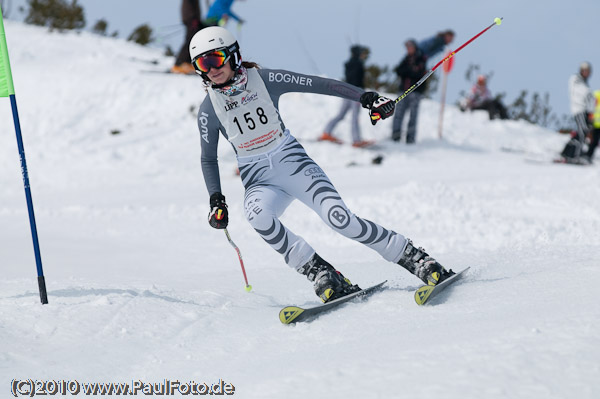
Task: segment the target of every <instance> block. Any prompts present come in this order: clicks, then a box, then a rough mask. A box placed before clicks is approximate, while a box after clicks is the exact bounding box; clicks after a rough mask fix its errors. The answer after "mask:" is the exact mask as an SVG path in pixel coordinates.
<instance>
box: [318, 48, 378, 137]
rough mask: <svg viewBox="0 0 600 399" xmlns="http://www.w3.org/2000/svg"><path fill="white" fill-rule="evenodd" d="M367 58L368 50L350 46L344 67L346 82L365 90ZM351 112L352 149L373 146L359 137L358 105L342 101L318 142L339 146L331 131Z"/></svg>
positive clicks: (353, 102) (354, 102)
mask: <svg viewBox="0 0 600 399" xmlns="http://www.w3.org/2000/svg"><path fill="white" fill-rule="evenodd" d="M368 56H369V49H368V48H367V47H363V46H358V45H356V46H352V47H351V48H350V59H349V60H348V62H346V64H345V65H344V67H345V75H346V79H345V80H346V82H347V83H350V84H351V85H354V86H356V87H360V88H361V89H364V88H365V61H366V59H367V57H368ZM350 110H352V127H351V129H352V145H353V146H354V147H368V146H370V145H372V144H373V141H370V140H363V139H361V137H360V126H359V124H358V113H359V111H360V103H357V102H356V101H350V100H344V101H343V102H342V108H341V109H340V112H339V113H338V114H337V115H336V116H335V117H334V118H333V119H331V120H330V121H329V123H328V124H327V126H326V127H325V132H324V133H323V134H322V135H321V137H319V140H320V141H332V142H334V143H337V144H341V143H342V141H341V140H340V139H338V138H337V137H335V136H334V135H333V134H332V133H333V129H334V128H335V126H336V125H337V124H338V123H339V122H340V121H341V120H342V119H344V116H346V114H347V113H348V111H350Z"/></svg>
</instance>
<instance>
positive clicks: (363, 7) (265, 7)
mask: <svg viewBox="0 0 600 399" xmlns="http://www.w3.org/2000/svg"><path fill="white" fill-rule="evenodd" d="M3 1H4V3H5V4H6V3H7V2H8V3H11V4H9V5H10V6H11V7H12V12H11V15H10V17H11V19H19V17H20V18H22V14H21V15H19V13H18V12H17V7H18V6H19V5H24V4H26V0H3ZM79 4H81V5H82V6H83V7H84V10H85V15H86V20H87V28H86V29H89V28H90V27H91V26H92V25H93V24H94V23H95V22H96V21H97V20H98V19H101V18H104V19H106V20H107V21H108V23H109V28H108V29H109V31H110V32H113V31H115V30H117V31H119V33H120V36H121V37H123V36H127V35H128V34H129V33H131V31H132V30H133V29H134V28H135V27H136V26H139V25H141V24H143V23H148V24H150V26H151V27H153V28H154V29H155V31H156V36H157V37H158V39H159V40H158V42H157V43H155V45H158V46H165V45H167V44H168V45H170V46H171V47H172V48H173V49H174V50H175V51H177V50H178V49H179V47H180V46H181V43H182V41H183V34H184V31H183V30H182V29H179V30H178V28H177V25H178V24H180V0H79ZM201 5H202V11H203V13H206V10H207V8H206V0H201ZM233 10H234V12H236V13H237V14H239V15H240V17H242V18H243V19H245V20H246V21H247V22H246V24H244V25H243V26H242V28H241V30H238V28H237V26H236V25H235V24H234V23H230V25H228V28H231V31H232V33H234V34H235V35H236V36H237V37H238V40H239V41H240V45H241V47H242V55H243V57H244V58H246V59H249V60H253V61H256V62H258V63H260V64H261V65H262V66H263V67H266V68H284V69H290V70H294V71H297V72H302V73H309V74H323V75H327V76H329V77H333V78H343V63H344V62H345V61H346V60H347V58H348V56H349V46H350V44H352V43H361V44H364V45H367V46H369V47H370V48H371V57H370V58H369V60H368V63H375V64H378V65H381V66H384V65H388V66H394V65H396V64H397V63H398V62H399V61H400V59H401V58H402V57H403V56H404V54H405V50H404V46H403V42H404V41H405V40H406V39H407V38H415V39H417V40H420V39H423V38H426V37H428V36H431V35H433V34H434V33H436V32H437V31H439V30H445V29H448V28H451V29H453V30H454V31H455V32H456V34H457V35H456V38H455V41H454V42H453V43H452V45H451V48H456V47H458V46H460V45H461V44H462V43H464V42H465V41H467V40H468V39H470V38H471V37H472V36H473V35H475V34H477V33H478V32H480V31H481V30H482V29H483V28H485V27H486V26H487V25H489V24H490V23H492V22H493V19H494V17H496V16H498V17H504V22H503V23H502V25H501V26H499V27H494V28H493V29H491V30H489V31H488V32H486V33H485V34H484V35H483V36H481V37H479V38H478V39H477V40H475V41H474V42H472V43H471V44H470V45H468V46H467V47H465V48H464V49H463V50H461V52H460V53H459V54H458V55H457V56H456V60H455V67H454V69H453V71H452V73H451V74H450V76H449V80H448V101H449V102H454V101H456V99H457V98H458V95H459V93H460V91H461V90H467V89H468V88H469V86H470V85H469V83H467V81H466V80H465V71H466V69H467V67H468V66H469V64H478V65H479V66H480V67H481V70H482V72H484V73H490V72H493V73H494V75H493V77H492V79H491V80H490V83H489V86H490V89H491V90H492V92H493V93H497V92H506V94H507V96H506V102H508V103H510V102H512V101H513V100H514V99H515V98H516V97H517V95H518V94H519V93H520V91H521V90H523V89H526V90H528V91H530V92H539V93H541V94H543V93H546V92H547V93H549V94H550V103H551V106H552V108H553V111H554V112H556V113H557V114H559V115H562V114H567V113H568V112H569V105H568V93H567V80H568V78H569V75H571V74H573V73H575V72H577V70H578V66H579V64H580V62H581V61H584V60H587V61H589V62H591V63H592V66H593V67H594V69H593V71H592V76H591V78H590V81H589V83H590V86H591V88H592V89H593V90H595V89H600V76H599V75H600V46H599V44H598V42H599V38H598V23H599V22H598V21H599V20H598V18H599V17H600V0H570V1H541V0H535V1H534V0H495V1H488V0H454V1H433V0H430V1H420V2H417V1H401V0H379V1H377V2H373V1H366V0H303V1H285V0H237V1H236V2H234V5H233ZM171 33H172V34H171ZM439 58H441V55H438V56H437V57H436V61H437V60H438V59H439ZM432 64H434V63H432ZM430 66H433V65H430ZM440 76H441V75H440ZM439 97H440V94H439V93H437V94H436V95H434V99H436V100H439Z"/></svg>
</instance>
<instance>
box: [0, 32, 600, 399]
mask: <svg viewBox="0 0 600 399" xmlns="http://www.w3.org/2000/svg"><path fill="white" fill-rule="evenodd" d="M5 26H6V31H7V38H8V45H9V51H10V56H11V63H12V67H13V75H14V80H15V88H16V93H17V101H18V104H19V111H20V116H21V124H22V129H23V135H24V141H25V149H26V155H27V162H28V167H29V174H30V179H31V187H32V193H33V200H34V205H35V211H36V218H37V225H38V230H39V238H40V245H41V252H42V259H43V265H44V272H45V275H46V282H47V287H48V298H49V304H48V305H45V306H42V305H41V304H40V300H39V295H38V291H37V282H36V270H35V262H34V258H33V250H32V244H31V235H30V231H29V222H28V216H27V208H26V204H25V197H24V193H23V184H22V180H21V171H20V164H19V156H18V153H17V149H16V140H15V135H14V129H13V125H12V116H11V111H10V106H9V102H8V100H7V99H0V226H1V227H0V265H1V273H2V277H1V279H0V392H4V393H2V394H1V395H0V396H2V397H9V391H10V388H11V381H12V380H13V379H34V380H35V379H37V380H57V381H58V380H77V381H79V382H123V383H127V382H129V383H131V382H132V381H140V380H141V381H143V382H148V383H152V382H162V381H164V380H165V379H170V380H172V381H175V380H179V381H181V382H187V381H191V380H193V381H195V382H198V383H201V382H207V383H209V384H210V383H213V382H218V381H219V380H220V379H222V380H224V381H226V382H227V383H230V384H232V385H233V386H235V394H234V396H235V397H240V398H314V397H330V398H401V397H402V398H411V397H422V398H432V397H437V398H475V397H477V398H544V399H546V398H580V399H581V398H597V397H600V388H599V386H598V380H599V379H600V360H599V359H600V334H599V333H598V330H599V328H600V308H599V307H598V306H597V305H594V303H595V302H594V292H595V291H594V289H593V287H594V286H595V285H596V284H595V282H596V281H598V280H599V278H600V266H599V264H598V255H599V254H600V243H599V237H600V234H599V232H600V204H599V202H598V201H599V199H600V184H599V183H600V167H599V166H598V164H600V162H598V163H597V164H595V165H592V166H590V167H578V166H568V165H557V164H552V163H550V162H538V161H532V160H533V159H534V160H540V159H551V158H552V157H553V156H554V155H555V154H557V153H558V152H559V151H560V150H561V149H562V146H563V145H564V143H565V141H566V137H565V136H562V135H560V134H558V133H555V132H552V131H548V130H545V129H543V128H540V127H537V126H532V125H529V124H527V123H523V122H514V121H502V122H501V121H489V120H488V118H487V116H486V114H484V113H481V112H478V113H472V114H471V113H461V112H460V111H459V110H458V109H456V108H455V107H453V106H447V107H446V114H445V123H444V126H445V128H444V138H443V140H439V139H438V138H437V123H438V114H439V103H438V102H436V101H431V100H425V101H423V103H422V107H421V112H420V116H419V133H418V144H417V145H415V146H412V147H407V146H406V145H405V144H398V143H392V142H390V141H389V140H388V136H389V135H390V129H391V122H390V121H383V122H381V123H380V124H378V125H377V126H375V127H371V126H370V123H369V121H368V118H367V116H366V113H365V117H364V119H363V120H362V123H363V124H362V128H363V136H364V138H367V139H370V138H373V139H377V140H379V141H380V145H379V146H378V148H376V149H371V150H360V149H354V148H352V147H351V146H347V145H346V146H336V145H334V144H329V143H317V142H315V141H314V139H315V138H316V137H317V135H318V134H320V133H321V131H322V128H323V126H324V124H325V123H326V122H327V120H328V118H329V117H330V116H331V114H332V113H333V112H337V110H338V107H339V103H340V100H338V99H336V98H330V97H324V96H316V95H307V94H288V95H286V96H284V97H283V98H282V102H281V113H282V115H283V118H284V120H285V121H286V124H287V126H288V128H290V129H291V131H292V133H293V134H295V136H296V137H298V138H299V139H300V140H301V141H302V142H303V144H304V145H305V147H306V149H307V151H308V152H309V154H310V155H312V157H313V158H314V159H315V160H316V161H317V162H319V163H320V165H321V166H322V167H323V168H324V169H325V170H326V171H327V172H328V174H329V176H330V177H331V178H332V180H333V182H334V184H335V185H336V187H337V188H338V190H339V191H340V193H341V194H342V196H343V197H344V199H345V201H346V203H347V204H348V205H349V206H350V208H351V209H352V210H353V211H354V212H355V213H356V214H358V215H360V216H363V217H366V218H368V219H371V220H374V221H377V222H379V223H381V224H382V225H384V226H386V227H388V228H392V229H394V230H396V231H398V232H400V233H402V234H404V235H406V236H408V237H410V238H412V239H413V240H414V241H415V243H416V244H417V245H421V246H424V247H425V248H427V249H428V250H429V252H430V253H431V254H432V255H433V256H435V257H436V258H437V259H438V260H439V261H440V262H441V263H442V264H443V265H445V266H447V267H451V268H455V269H461V268H463V267H465V266H471V270H470V272H469V274H468V275H467V277H466V279H465V280H464V282H463V283H462V284H460V285H458V286H456V287H455V288H454V289H452V290H451V291H450V294H449V295H444V296H443V297H441V299H440V300H438V301H436V302H435V303H434V305H433V306H427V307H418V306H417V305H415V303H414V301H413V291H414V289H415V288H417V287H418V286H419V281H418V280H417V279H416V278H415V277H414V276H412V275H410V274H408V273H407V272H406V271H404V270H403V269H401V268H400V267H398V266H396V265H393V264H389V263H387V262H385V261H384V260H382V259H380V258H379V257H378V255H377V254H375V253H374V252H372V251H370V250H368V249H367V248H365V247H363V246H361V245H360V244H358V243H356V242H354V241H351V240H348V239H346V238H344V237H341V236H338V235H336V233H334V232H333V231H331V230H330V229H329V228H327V227H326V226H325V225H324V224H323V223H322V222H321V221H320V219H319V218H318V217H317V215H314V214H312V213H311V212H310V211H309V210H308V209H306V208H305V207H303V206H302V205H301V204H299V203H293V204H292V205H291V206H290V208H289V209H288V211H287V213H286V214H285V215H284V221H285V223H286V225H287V226H288V227H290V228H291V229H292V230H294V231H295V232H297V233H299V234H300V235H302V236H303V237H305V238H306V239H307V240H308V241H309V242H310V243H311V244H312V245H313V246H314V247H315V248H316V249H317V251H318V252H319V253H320V254H321V255H322V256H323V257H324V258H325V259H328V260H329V261H330V262H332V263H333V264H334V265H335V266H336V267H337V268H338V269H340V270H342V271H343V273H344V274H345V275H346V276H348V277H350V278H351V279H352V281H353V282H355V283H358V284H360V285H364V286H368V285H371V284H374V283H377V282H379V281H382V280H384V279H388V280H389V281H388V285H387V286H388V289H386V290H384V291H382V292H379V293H377V294H375V295H373V296H372V297H371V298H370V299H369V300H368V301H365V302H360V303H355V304H350V305H347V306H345V307H343V308H340V309H338V310H337V311H335V312H333V313H330V314H327V315H324V316H322V317H320V318H318V319H317V320H315V321H313V322H311V323H305V324H298V325H291V326H285V325H282V324H281V323H280V322H279V319H278V312H279V309H280V308H281V307H283V306H285V305H290V304H316V303H317V302H318V300H317V298H316V296H315V295H314V293H313V291H312V287H311V285H310V283H309V282H308V281H306V279H305V278H304V277H302V276H300V275H298V274H297V273H295V272H293V271H291V270H290V269H289V268H287V267H286V266H285V264H284V262H283V260H282V259H281V257H280V255H279V254H278V253H276V252H274V251H272V250H271V249H270V248H269V247H268V246H267V244H266V243H264V242H263V241H262V239H261V238H260V237H259V236H258V235H257V234H256V233H255V232H254V231H253V230H252V229H251V227H250V225H249V224H248V223H247V222H246V221H245V219H244V217H243V214H242V204H241V202H242V197H243V188H242V185H241V183H240V182H239V178H238V177H237V176H235V175H234V169H235V158H234V155H233V153H232V151H231V148H230V147H229V145H228V144H227V143H226V142H224V140H221V146H222V148H221V152H220V161H221V174H222V180H223V191H224V193H225V195H226V196H227V199H228V203H229V209H230V218H231V222H230V228H229V231H230V233H231V235H232V238H233V240H234V241H235V242H236V244H237V245H238V246H239V248H240V250H241V252H242V254H243V257H244V261H245V265H246V269H247V273H248V278H249V280H250V283H251V284H252V286H253V287H254V289H253V292H251V293H246V292H245V291H244V282H243V276H242V273H241V270H240V265H239V262H238V258H237V255H236V253H235V251H234V249H233V248H232V247H231V246H230V245H229V243H228V241H227V239H226V237H225V235H224V234H223V232H221V231H217V230H214V229H212V228H210V227H209V225H208V224H207V222H206V215H207V213H208V204H207V203H208V198H207V193H206V190H205V186H204V182H203V179H202V172H201V169H200V149H199V147H200V144H199V135H198V132H197V127H196V122H195V113H196V110H197V107H198V105H199V104H200V102H201V100H202V99H203V97H204V92H203V90H202V86H201V83H200V79H199V78H197V77H187V76H172V75H167V74H160V73H145V72H142V71H148V70H160V69H166V68H168V67H169V66H170V63H171V62H172V61H171V60H170V59H168V58H163V57H162V56H161V54H160V53H159V52H158V51H156V50H152V49H146V48H142V47H139V46H135V45H133V44H130V43H126V42H123V41H121V40H114V39H108V38H101V37H97V36H93V35H90V34H86V33H81V34H74V33H66V34H58V33H48V32H47V31H46V30H45V29H39V28H35V27H31V26H25V25H21V24H17V23H14V22H6V23H5ZM143 60H159V65H152V64H150V63H147V62H144V61H143ZM258 61H260V60H258ZM265 67H278V66H277V65H265ZM299 72H303V71H299ZM348 129H349V123H348V122H347V121H345V122H344V123H343V124H342V125H341V126H340V127H339V128H338V132H336V133H338V135H339V136H340V137H342V138H344V139H346V140H348V139H349V133H347V132H348ZM113 131H119V132H120V133H119V134H113V133H112V132H113ZM377 155H383V157H384V159H383V163H382V164H380V165H374V164H372V163H371V160H372V159H373V158H374V157H375V156H377ZM139 394H140V395H141V393H139ZM80 395H81V396H83V397H86V396H85V395H84V394H83V393H80ZM87 397H90V396H87Z"/></svg>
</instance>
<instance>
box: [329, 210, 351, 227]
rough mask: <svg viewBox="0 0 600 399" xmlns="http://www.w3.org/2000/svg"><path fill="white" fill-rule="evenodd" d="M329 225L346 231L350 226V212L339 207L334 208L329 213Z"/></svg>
mask: <svg viewBox="0 0 600 399" xmlns="http://www.w3.org/2000/svg"><path fill="white" fill-rule="evenodd" d="M327 218H328V219H329V223H331V225H332V226H333V227H335V228H337V229H340V230H341V229H344V228H346V227H347V226H348V225H349V224H350V216H348V212H347V211H346V210H345V209H344V208H342V207H341V206H339V205H336V206H334V207H332V208H331V209H330V210H329V212H328V213H327Z"/></svg>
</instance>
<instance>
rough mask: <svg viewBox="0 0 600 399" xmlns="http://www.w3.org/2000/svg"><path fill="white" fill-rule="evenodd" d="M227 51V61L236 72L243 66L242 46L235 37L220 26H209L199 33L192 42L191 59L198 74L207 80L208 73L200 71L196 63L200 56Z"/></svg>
mask: <svg viewBox="0 0 600 399" xmlns="http://www.w3.org/2000/svg"><path fill="white" fill-rule="evenodd" d="M219 50H223V51H225V54H226V55H227V60H228V61H229V64H230V65H231V69H232V70H233V71H234V72H237V70H238V69H239V68H240V66H241V65H242V55H241V54H240V46H239V44H238V42H237V40H236V39H235V37H234V36H233V35H232V34H231V33H230V32H229V31H228V30H227V29H225V28H221V27H220V26H209V27H208V28H204V29H202V30H200V31H199V32H197V33H196V34H195V35H194V36H193V37H192V40H191V41H190V57H191V58H192V64H193V65H194V69H195V70H196V73H197V74H199V75H201V76H202V78H203V79H205V80H207V79H208V77H207V76H206V73H204V72H202V71H200V70H199V69H198V67H197V65H196V63H195V62H194V61H196V59H198V58H199V57H200V56H202V55H205V54H207V53H210V52H213V51H219Z"/></svg>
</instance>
